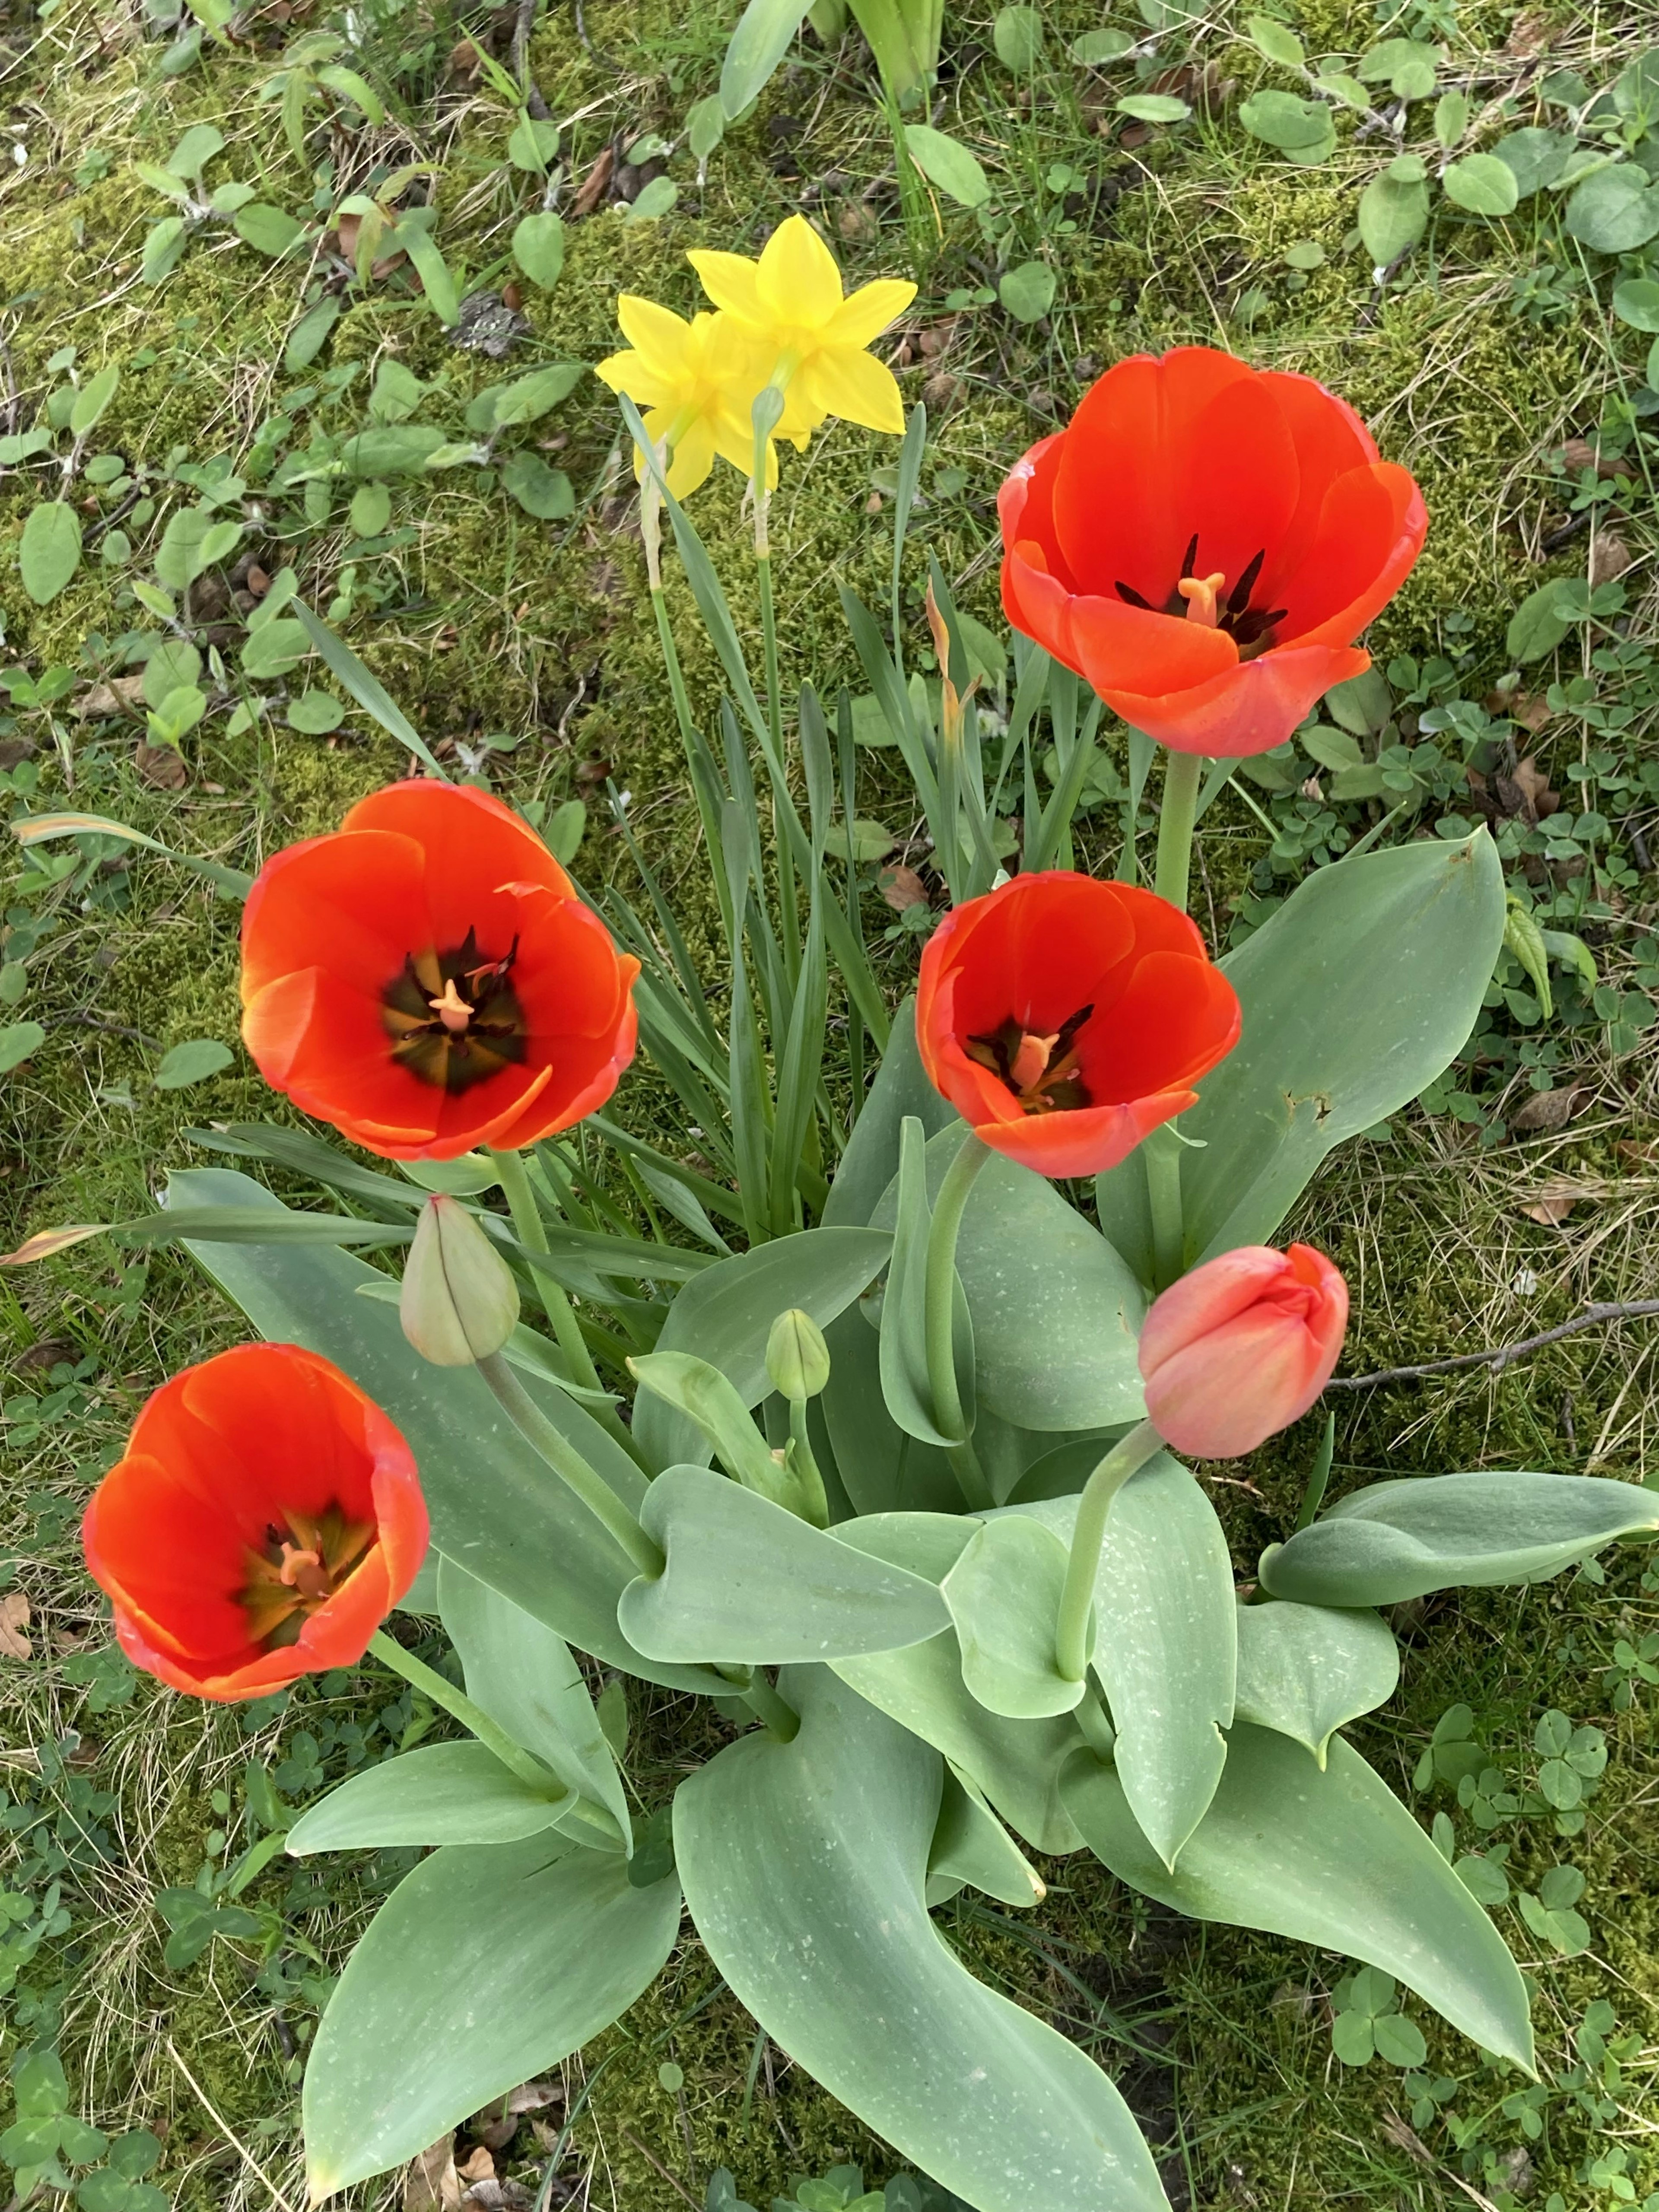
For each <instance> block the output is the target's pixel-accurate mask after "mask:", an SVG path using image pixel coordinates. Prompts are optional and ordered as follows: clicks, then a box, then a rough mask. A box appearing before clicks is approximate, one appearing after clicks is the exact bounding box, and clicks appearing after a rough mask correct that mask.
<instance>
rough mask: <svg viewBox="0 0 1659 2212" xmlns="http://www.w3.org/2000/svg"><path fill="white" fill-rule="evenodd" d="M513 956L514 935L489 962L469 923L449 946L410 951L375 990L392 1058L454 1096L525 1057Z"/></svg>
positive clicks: (516, 952) (515, 953)
mask: <svg viewBox="0 0 1659 2212" xmlns="http://www.w3.org/2000/svg"><path fill="white" fill-rule="evenodd" d="M518 957H519V940H518V939H517V937H516V936H515V937H514V938H513V943H512V945H511V947H510V948H509V949H508V951H507V955H506V957H505V958H503V959H499V960H494V959H490V958H488V957H486V956H485V955H484V954H483V952H481V951H480V950H479V946H478V939H477V932H476V931H475V930H471V929H469V930H468V931H467V933H466V936H465V939H463V941H462V942H461V943H460V944H459V945H453V946H452V947H451V948H450V949H449V951H446V952H434V951H427V952H422V953H418V954H417V953H413V952H411V953H409V954H407V955H406V956H405V957H404V964H403V968H402V970H401V972H400V973H399V974H398V975H394V976H393V978H392V981H391V982H389V983H388V984H387V985H386V988H385V990H384V991H383V992H382V993H381V994H380V1006H381V1015H380V1018H381V1020H382V1021H383V1022H384V1024H385V1025H386V1034H387V1036H390V1037H391V1038H392V1058H393V1060H396V1061H397V1062H398V1065H399V1066H402V1067H406V1068H407V1069H408V1070H409V1072H410V1074H411V1075H417V1076H419V1078H420V1079H421V1080H422V1082H423V1083H432V1084H436V1085H439V1086H440V1087H441V1088H442V1089H443V1090H445V1091H449V1092H451V1093H452V1094H453V1093H457V1092H459V1091H469V1090H471V1087H472V1085H474V1084H475V1083H482V1082H483V1081H484V1080H485V1079H486V1078H487V1077H489V1076H491V1075H495V1074H497V1073H499V1072H500V1071H501V1069H502V1068H503V1067H505V1066H508V1065H509V1064H516V1063H518V1062H520V1061H522V1060H523V1059H524V1056H525V1046H526V1023H525V1016H524V1009H523V1007H522V1006H520V1003H519V997H518V994H517V993H516V992H515V991H514V990H513V986H512V984H511V983H510V982H509V981H507V977H508V975H509V973H510V971H511V969H513V964H514V963H515V962H516V961H517V959H518Z"/></svg>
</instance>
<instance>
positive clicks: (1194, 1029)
mask: <svg viewBox="0 0 1659 2212" xmlns="http://www.w3.org/2000/svg"><path fill="white" fill-rule="evenodd" d="M916 1042H917V1044H918V1046H919V1047H920V1048H921V1060H922V1065H923V1066H924V1067H925V1068H926V1069H927V1074H928V1079H929V1080H930V1081H931V1082H932V1083H933V1087H934V1088H935V1090H937V1091H942V1092H943V1093H944V1095H945V1097H946V1098H948V1099H949V1100H950V1102H951V1104H952V1105H953V1106H954V1107H955V1108H956V1109H957V1113H959V1114H960V1115H962V1117H963V1120H964V1121H967V1122H969V1123H970V1124H971V1125H972V1127H973V1130H974V1133H975V1135H976V1136H978V1137H980V1138H981V1139H983V1140H984V1142H985V1143H986V1144H987V1145H988V1146H990V1147H991V1148H992V1150H993V1151H994V1152H1004V1153H1006V1155H1007V1157H1008V1158H1010V1159H1013V1160H1018V1161H1019V1162H1021V1164H1023V1165H1024V1166H1026V1167H1028V1168H1035V1169H1036V1171H1037V1173H1038V1174H1039V1175H1046V1176H1081V1175H1099V1174H1102V1173H1103V1171H1104V1170H1106V1169H1107V1168H1109V1167H1115V1165H1116V1164H1117V1163H1118V1161H1120V1160H1121V1159H1122V1158H1125V1157H1126V1156H1127V1154H1128V1153H1130V1152H1133V1150H1134V1148H1135V1146H1137V1145H1138V1144H1139V1142H1140V1140H1141V1139H1142V1138H1143V1137H1144V1136H1146V1133H1147V1132H1148V1131H1149V1130H1152V1129H1155V1128H1157V1127H1158V1124H1159V1122H1161V1121H1169V1120H1170V1117H1171V1115H1176V1114H1181V1113H1184V1112H1185V1111H1186V1109H1187V1108H1188V1106H1190V1105H1192V1104H1193V1103H1194V1099H1195V1098H1196V1097H1197V1093H1196V1092H1195V1091H1194V1089H1193V1087H1192V1086H1193V1085H1194V1082H1196V1080H1197V1079H1198V1078H1199V1077H1200V1075H1203V1074H1205V1073H1207V1072H1208V1070H1209V1069H1211V1068H1212V1067H1213V1066H1215V1064H1216V1062H1217V1061H1218V1060H1219V1059H1221V1058H1222V1056H1223V1054H1225V1053H1228V1052H1231V1050H1232V1048H1233V1046H1234V1045H1235V1044H1237V1042H1238V1000H1237V997H1236V996H1235V995H1234V992H1233V987H1232V985H1231V983H1229V982H1228V981H1227V979H1226V977H1225V975H1222V973H1221V972H1220V970H1219V969H1218V968H1216V967H1214V966H1212V963H1211V961H1210V958H1209V956H1208V954H1207V953H1206V951H1205V949H1204V939H1202V938H1201V937H1200V935H1199V933H1198V931H1197V929H1196V928H1195V927H1194V925H1193V924H1192V923H1191V922H1190V921H1188V919H1187V917H1186V915H1184V914H1181V913H1178V912H1177V911H1176V908H1174V907H1172V906H1171V905H1170V903H1169V902H1168V901H1167V900H1165V899H1161V898H1157V897H1154V896H1153V895H1152V892H1151V891H1143V890H1134V889H1133V888H1132V887H1131V886H1129V885H1128V884H1103V883H1097V882H1095V881H1094V880H1093V879H1092V878H1090V877H1088V876H1079V875H1073V874H1072V873H1070V872H1069V871H1067V870H1065V869H1060V868H1056V869H1050V870H1046V871H1042V870H1040V871H1038V872H1036V873H1035V874H1033V875H1029V876H1016V877H1015V878H1014V879H1013V881H1012V883H1008V884H1003V885H1002V886H1001V887H1000V890H994V891H988V892H987V894H986V895H985V896H984V897H983V898H976V899H969V901H968V902H967V903H966V904H965V905H963V906H959V907H957V908H953V910H952V911H951V913H950V914H948V915H946V916H945V920H944V921H942V922H941V923H940V924H939V927H938V928H937V929H936V930H935V931H934V933H933V936H932V937H931V938H929V939H928V940H927V946H926V949H925V950H924V951H923V953H922V956H921V981H920V983H919V985H918V987H917V992H916Z"/></svg>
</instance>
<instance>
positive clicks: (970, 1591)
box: [944, 1514, 1083, 1720]
mask: <svg viewBox="0 0 1659 2212" xmlns="http://www.w3.org/2000/svg"><path fill="white" fill-rule="evenodd" d="M1066 1557H1067V1553H1066V1545H1065V1544H1064V1543H1063V1542H1062V1541H1060V1538H1059V1537H1058V1536H1057V1535H1056V1534H1054V1531H1053V1530H1052V1529H1050V1528H1044V1527H1043V1526H1042V1523H1041V1522H1037V1521H1036V1520H1032V1519H1029V1518H1027V1517H1026V1516H1024V1514H1013V1515H1009V1516H1005V1517H1002V1518H1000V1519H997V1520H994V1521H987V1522H985V1524H984V1525H983V1526H982V1527H981V1528H980V1529H979V1531H978V1532H977V1534H975V1535H974V1536H972V1537H971V1538H970V1539H969V1542H968V1545H967V1547H966V1549H965V1550H964V1551H963V1554H962V1557H961V1558H960V1559H958V1560H957V1563H956V1565H955V1566H953V1567H952V1568H951V1571H950V1573H949V1574H948V1575H947V1576H946V1577H945V1583H944V1595H945V1603H946V1604H947V1605H948V1606H949V1607H950V1608H951V1620H953V1621H954V1622H955V1624H956V1631H957V1641H958V1642H959V1643H960V1644H961V1646H962V1679H963V1681H964V1682H966V1684H967V1685H968V1687H969V1690H970V1691H971V1692H973V1694H974V1696H975V1698H977V1699H978V1700H979V1702H980V1703H981V1705H983V1706H985V1707H986V1708H987V1711H990V1712H994V1713H1002V1714H1004V1715H1006V1717H1008V1718H1009V1719H1010V1720H1043V1719H1046V1718H1048V1716H1049V1715H1051V1714H1054V1713H1068V1712H1070V1711H1071V1710H1072V1708H1073V1706H1074V1705H1076V1704H1077V1703H1078V1701H1079V1699H1081V1697H1082V1695H1083V1685H1082V1683H1081V1682H1072V1681H1068V1680H1066V1677H1065V1676H1064V1675H1063V1674H1060V1673H1059V1672H1058V1671H1057V1669H1056V1668H1055V1666H1054V1626H1055V1623H1056V1621H1057V1620H1058V1618H1059V1613H1060V1590H1061V1589H1062V1588H1063V1586H1064V1584H1065V1581H1066Z"/></svg>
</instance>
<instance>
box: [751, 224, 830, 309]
mask: <svg viewBox="0 0 1659 2212" xmlns="http://www.w3.org/2000/svg"><path fill="white" fill-rule="evenodd" d="M756 289H757V292H758V293H759V295H760V302H761V305H762V307H763V308H764V309H765V310H766V312H767V313H768V314H769V316H770V317H771V319H773V321H775V323H777V324H779V325H795V326H796V327H798V328H802V329H805V330H807V331H821V330H822V329H823V327H824V325H826V324H827V323H829V321H830V320H831V319H833V318H834V317H835V315H836V313H839V311H840V308H841V305H842V295H841V271H840V270H839V269H838V268H837V267H836V257H835V256H834V254H833V253H831V252H830V251H829V247H828V246H826V245H825V244H824V242H823V240H822V239H821V238H820V237H819V236H818V234H817V231H815V230H814V229H813V228H812V226H811V223H810V222H808V221H807V220H806V217H805V216H804V215H792V216H790V217H789V218H788V220H787V222H781V223H780V224H779V225H778V227H777V228H776V229H775V231H774V232H773V233H772V235H771V236H770V238H769V239H768V240H767V241H766V245H765V248H764V250H763V252H762V254H761V258H760V265H759V268H758V269H757V271H756Z"/></svg>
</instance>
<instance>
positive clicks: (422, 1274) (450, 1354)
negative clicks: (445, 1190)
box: [398, 1196, 519, 1367]
mask: <svg viewBox="0 0 1659 2212" xmlns="http://www.w3.org/2000/svg"><path fill="white" fill-rule="evenodd" d="M518 1318H519V1290H518V1285H517V1284H516V1283H514V1281H513V1275H512V1271H511V1270H510V1269H509V1268H508V1267H507V1262H506V1261H505V1260H503V1259H502V1257H501V1254H500V1253H499V1252H497V1251H496V1249H495V1246H494V1245H493V1244H492V1243H490V1242H489V1238H488V1237H486V1236H485V1235H484V1232H483V1230H482V1229H480V1228H479V1226H478V1225H477V1222H476V1221H475V1220H474V1219H473V1218H472V1216H471V1214H470V1213H469V1212H467V1210H466V1208H465V1206H459V1205H458V1204H457V1203H456V1201H455V1200H453V1198H445V1197H442V1196H439V1197H435V1198H429V1199H428V1200H427V1202H426V1204H425V1205H424V1206H422V1208H421V1218H420V1219H419V1221H418V1222H417V1223H416V1227H415V1241H414V1243H412V1244H411V1245H410V1248H409V1264H408V1265H407V1266H406V1267H404V1287H403V1295H402V1296H401V1297H399V1299H398V1319H399V1320H400V1321H401V1322H402V1323H403V1325H404V1335H405V1336H406V1337H407V1338H408V1339H409V1340H410V1343H411V1344H412V1345H413V1346H414V1347H415V1349H416V1352H419V1353H420V1355H421V1357H422V1359H429V1360H430V1361H431V1362H432V1364H433V1365H434V1366H435V1367H471V1366H472V1365H473V1364H475V1363H476V1362H477V1361H478V1360H480V1359H487V1358H489V1356H490V1354H491V1353H492V1352H499V1351H500V1350H501V1346H503V1345H504V1344H505V1343H506V1342H507V1338H508V1337H509V1336H511V1335H512V1334H513V1328H514V1325H515V1324H516V1323H517V1321H518Z"/></svg>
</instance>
